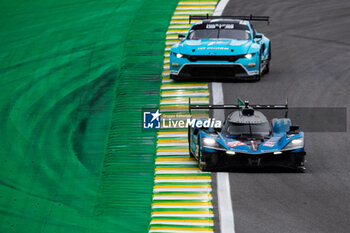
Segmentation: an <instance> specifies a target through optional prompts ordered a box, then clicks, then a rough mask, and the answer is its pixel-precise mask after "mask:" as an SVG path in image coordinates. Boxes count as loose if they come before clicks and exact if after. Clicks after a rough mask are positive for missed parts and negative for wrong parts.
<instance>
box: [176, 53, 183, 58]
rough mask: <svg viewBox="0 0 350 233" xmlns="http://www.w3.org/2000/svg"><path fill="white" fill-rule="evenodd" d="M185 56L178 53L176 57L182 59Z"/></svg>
mask: <svg viewBox="0 0 350 233" xmlns="http://www.w3.org/2000/svg"><path fill="white" fill-rule="evenodd" d="M183 56H184V55H183V54H181V53H176V57H177V58H182V57H183Z"/></svg>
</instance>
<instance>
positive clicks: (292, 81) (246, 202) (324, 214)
mask: <svg viewBox="0 0 350 233" xmlns="http://www.w3.org/2000/svg"><path fill="white" fill-rule="evenodd" d="M349 12H350V2H349V1H347V0H331V1H301V0H299V1H291V0H286V1H278V0H266V1H258V0H251V1H233V0H231V1H230V2H229V3H228V5H227V7H226V8H225V10H224V14H223V15H245V14H247V15H249V14H251V13H252V14H256V15H269V16H270V20H271V23H270V25H266V24H264V23H255V24H254V26H255V28H257V30H258V31H259V32H263V33H264V34H265V35H266V36H267V37H269V38H270V39H271V41H272V62H271V70H270V74H268V75H265V76H263V77H262V79H261V81H260V82H232V81H225V82H224V83H223V96H224V103H233V102H235V101H236V98H237V97H241V98H242V99H249V100H250V102H252V103H259V104H265V103H270V104H279V103H281V102H283V101H284V99H285V98H286V97H287V98H288V99H289V105H290V106H291V107H346V108H349V107H350V94H349V91H350V80H349V78H350V77H349V73H350V67H349V62H348V59H349V58H350V42H349V41H348V39H349V38H350V29H349V27H348V25H349V23H350V13H349ZM347 113H348V115H349V112H348V111H347ZM346 122H347V125H349V117H348V116H347V118H346ZM306 124H312V120H311V119H310V120H309V122H306ZM349 138H350V133H349V130H347V132H338V133H334V132H333V133H327V132H322V133H317V132H312V133H311V132H306V151H307V161H308V162H307V164H306V166H307V171H306V173H304V174H300V173H288V172H272V171H271V172H269V171H268V172H231V173H230V175H229V178H230V187H231V197H232V205H233V211H234V218H235V219H234V220H235V230H236V232H238V233H252V232H254V233H260V232H261V233H274V232H276V233H277V232H278V233H287V232H288V233H304V232H308V233H310V232H318V233H321V232H324V233H329V232H338V233H342V232H344V233H347V232H350V224H349V216H350V156H349V151H350V146H349ZM214 176H215V174H214ZM213 181H215V178H213ZM213 186H214V187H215V184H213ZM216 226H218V224H216ZM216 232H219V231H218V229H216Z"/></svg>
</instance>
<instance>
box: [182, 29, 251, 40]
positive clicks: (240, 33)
mask: <svg viewBox="0 0 350 233" xmlns="http://www.w3.org/2000/svg"><path fill="white" fill-rule="evenodd" d="M214 38H215V39H230V40H232V39H236V40H249V39H250V32H249V30H236V29H197V30H192V31H191V32H190V34H189V35H188V39H189V40H200V39H214Z"/></svg>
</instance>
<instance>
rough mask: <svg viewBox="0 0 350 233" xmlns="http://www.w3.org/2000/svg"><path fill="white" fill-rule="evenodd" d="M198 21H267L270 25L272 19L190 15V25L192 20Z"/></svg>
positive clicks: (263, 17) (264, 17)
mask: <svg viewBox="0 0 350 233" xmlns="http://www.w3.org/2000/svg"><path fill="white" fill-rule="evenodd" d="M194 19H198V20H203V19H241V20H248V21H266V22H267V24H270V17H269V16H255V15H254V16H253V15H248V16H209V14H206V15H190V17H189V23H191V21H192V20H194Z"/></svg>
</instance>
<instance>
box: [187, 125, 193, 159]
mask: <svg viewBox="0 0 350 233" xmlns="http://www.w3.org/2000/svg"><path fill="white" fill-rule="evenodd" d="M191 144H192V142H191V128H190V126H188V152H189V154H190V157H191V158H194V154H193V152H192V150H191Z"/></svg>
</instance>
